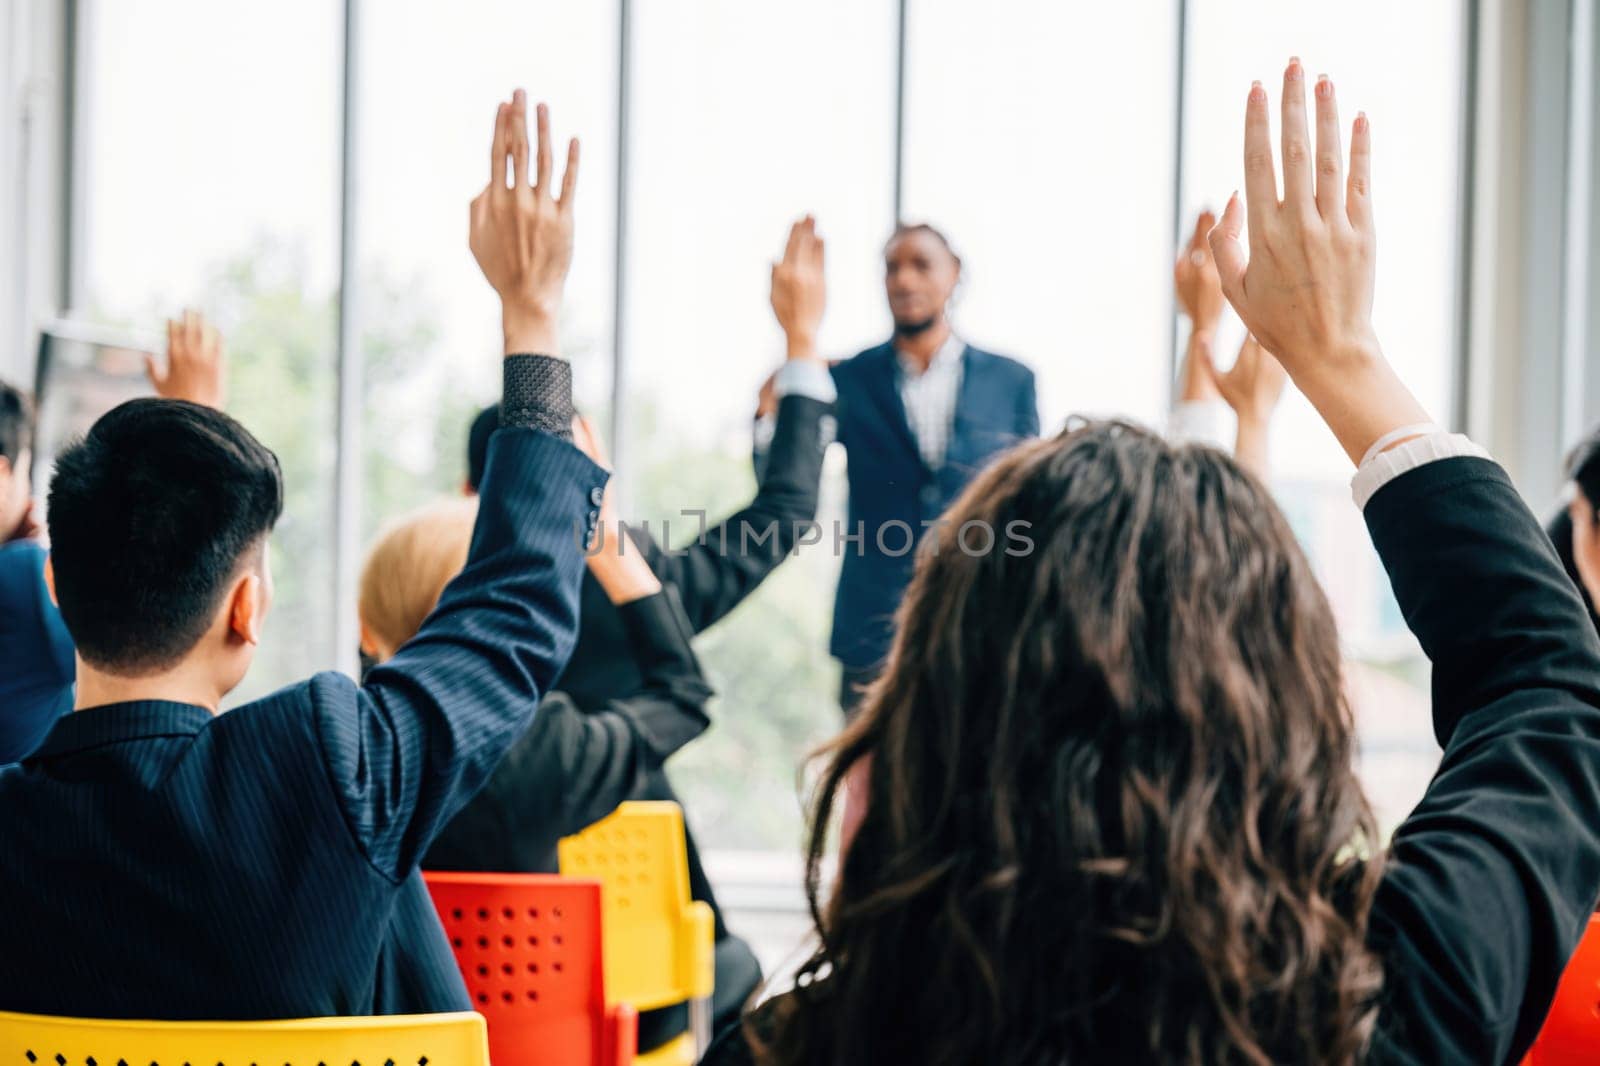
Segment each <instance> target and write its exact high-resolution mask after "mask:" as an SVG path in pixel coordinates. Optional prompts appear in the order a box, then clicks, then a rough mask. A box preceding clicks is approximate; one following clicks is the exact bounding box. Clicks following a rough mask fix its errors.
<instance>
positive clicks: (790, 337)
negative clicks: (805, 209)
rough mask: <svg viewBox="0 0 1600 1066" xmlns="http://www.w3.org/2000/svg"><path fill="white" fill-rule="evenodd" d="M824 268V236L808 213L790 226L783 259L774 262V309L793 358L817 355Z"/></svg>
mask: <svg viewBox="0 0 1600 1066" xmlns="http://www.w3.org/2000/svg"><path fill="white" fill-rule="evenodd" d="M827 302H828V295H827V287H826V285H825V284H824V280H823V271H822V238H821V237H818V236H817V222H816V219H814V218H812V217H811V216H810V215H807V216H806V217H805V218H802V219H801V220H800V221H798V222H796V223H795V224H794V225H793V226H790V227H789V243H788V245H787V246H786V247H785V248H784V250H783V259H782V261H781V262H777V263H774V264H773V265H772V312H773V314H775V315H777V316H778V325H779V326H781V327H783V335H784V337H785V338H786V339H787V341H788V348H789V358H790V359H816V358H818V356H817V331H818V330H820V329H821V328H822V312H823V309H824V308H825V307H826V306H827Z"/></svg>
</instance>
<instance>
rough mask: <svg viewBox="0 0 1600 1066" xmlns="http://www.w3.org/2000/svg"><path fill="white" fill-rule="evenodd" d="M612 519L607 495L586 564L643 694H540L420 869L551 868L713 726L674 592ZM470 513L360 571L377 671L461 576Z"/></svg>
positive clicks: (399, 531) (411, 523)
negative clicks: (611, 611) (571, 841)
mask: <svg viewBox="0 0 1600 1066" xmlns="http://www.w3.org/2000/svg"><path fill="white" fill-rule="evenodd" d="M588 432H589V431H588V429H587V427H586V426H585V425H584V424H583V423H582V422H581V421H580V422H578V423H576V424H575V425H574V436H575V439H576V440H577V441H579V442H580V447H582V446H583V445H582V442H583V441H585V439H586V438H587V435H588ZM588 439H591V440H592V438H588ZM591 447H592V445H591ZM585 450H586V451H588V449H587V448H586V449H585ZM590 454H591V457H593V456H594V454H595V453H594V452H590ZM610 510H611V504H610V494H609V493H608V494H607V502H606V503H605V504H603V505H602V507H601V520H600V534H599V539H600V541H601V542H602V543H600V545H599V546H598V549H597V550H591V553H590V554H589V556H588V559H587V562H588V568H589V573H590V574H591V575H593V577H594V579H595V580H596V582H598V583H599V585H600V587H601V588H602V589H604V590H605V592H606V594H607V596H608V597H610V602H611V603H612V604H613V605H614V606H615V607H616V611H617V615H618V616H619V617H620V618H621V619H622V623H623V626H624V627H625V629H626V630H627V632H628V636H629V647H630V649H631V650H632V653H633V657H634V659H635V660H636V661H637V662H639V663H640V664H641V666H642V668H643V670H644V680H643V683H642V685H641V686H640V688H639V690H638V692H636V693H634V694H633V695H631V696H626V697H619V698H617V699H615V700H611V701H610V702H609V703H607V704H606V705H605V706H603V707H600V708H596V709H593V710H589V711H584V710H580V709H579V708H578V707H577V706H576V705H575V704H574V703H573V702H572V700H571V698H570V697H568V696H567V695H566V693H564V692H561V691H559V690H558V691H553V692H550V693H548V694H546V696H545V698H544V700H543V701H542V703H541V704H540V707H539V712H538V714H536V715H535V716H534V720H533V724H532V725H531V726H529V728H528V729H527V731H526V732H524V733H523V734H522V736H521V737H520V738H519V739H518V740H517V742H516V743H515V744H513V745H512V747H511V750H510V751H509V752H508V753H507V754H506V756H505V758H504V759H503V760H501V762H500V765H499V766H497V767H496V768H495V771H494V773H493V774H492V775H491V776H490V778H489V782H488V784H486V785H485V786H484V787H483V790H482V791H481V792H479V793H478V794H477V795H476V796H474V797H473V798H472V799H471V800H470V801H469V802H468V803H467V805H466V806H465V807H463V808H462V809H461V811H460V812H459V813H457V814H456V816H455V817H454V818H452V819H451V820H450V822H449V823H448V824H447V825H446V826H445V827H444V829H443V830H442V831H441V832H440V833H439V836H438V838H437V839H436V840H435V841H434V842H433V844H432V846H431V847H429V849H428V851H427V854H426V855H425V856H424V857H423V860H422V865H423V868H424V869H427V870H464V871H469V872H471V871H482V870H495V871H522V872H536V873H555V872H557V864H556V843H557V841H559V840H560V839H561V838H562V837H565V836H571V835H572V834H573V833H576V832H579V831H580V830H582V829H584V828H586V827H588V826H590V825H592V824H594V823H595V822H597V821H599V820H600V819H602V818H604V817H605V816H606V815H608V814H610V813H611V812H612V811H614V810H616V808H617V805H618V804H620V803H621V802H622V801H623V800H626V799H627V798H628V797H629V796H630V795H632V794H633V792H634V791H635V790H637V789H638V787H639V786H640V783H641V781H642V780H643V778H644V776H645V775H646V774H648V773H650V772H652V771H654V770H656V769H658V768H659V767H660V766H661V763H662V761H663V760H665V759H666V757H667V756H669V755H671V754H672V753H673V752H674V751H677V750H678V748H680V747H682V746H683V745H684V744H686V743H688V742H689V741H691V740H693V739H694V738H695V737H697V736H699V735H700V733H702V732H703V731H704V730H705V728H706V726H707V725H709V724H710V720H709V719H708V718H707V717H706V713H705V704H706V700H707V699H709V698H710V696H711V689H710V687H709V686H708V685H707V684H706V683H705V679H704V677H703V676H702V675H701V673H700V664H699V662H698V660H696V658H695V655H694V651H693V650H692V649H691V648H690V647H689V638H690V636H691V631H690V629H689V623H688V620H687V619H685V618H684V616H683V608H682V606H681V605H680V604H679V603H678V597H677V593H676V592H675V591H674V590H673V589H672V587H671V586H666V587H663V586H662V584H661V582H660V581H658V580H657V579H656V576H655V574H653V573H651V571H650V567H649V565H648V564H646V563H645V561H644V557H643V556H642V555H640V554H639V552H638V551H636V550H628V551H626V552H621V553H619V552H618V551H617V550H616V547H615V545H616V543H617V540H616V538H617V536H618V533H617V529H616V524H615V519H614V518H613V517H612V516H611V513H610ZM476 513H477V501H475V500H447V501H442V502H440V503H436V504H433V505H431V506H428V507H425V508H423V509H422V510H420V511H418V512H417V513H415V514H413V515H411V516H409V517H407V518H405V519H404V520H402V521H400V522H398V523H396V524H395V525H394V526H392V527H391V528H390V529H389V530H387V531H386V532H384V533H383V534H382V535H381V536H380V537H379V538H378V541H377V543H376V545H374V547H373V549H372V552H371V554H370V555H369V556H368V557H367V564H366V567H365V568H364V569H363V571H362V575H361V634H362V644H363V648H364V650H365V651H366V652H367V654H368V655H370V656H371V657H372V659H373V660H374V662H375V663H384V662H387V661H389V660H390V659H391V658H393V657H394V655H395V653H396V652H397V651H399V649H400V648H401V647H403V646H404V645H405V643H406V642H407V641H409V640H410V639H411V638H412V637H414V636H415V635H416V633H417V631H418V628H419V627H420V626H421V624H422V621H423V620H424V619H425V618H427V617H428V615H430V614H432V613H433V610H434V608H435V607H436V606H437V603H438V600H439V596H440V594H441V593H442V592H443V591H444V589H445V588H446V587H447V586H448V585H449V583H450V582H451V581H454V580H455V578H456V576H457V575H458V574H459V573H460V571H461V567H462V566H463V565H465V563H466V560H467V549H468V546H469V543H470V541H471V538H472V526H473V521H474V518H475V516H476Z"/></svg>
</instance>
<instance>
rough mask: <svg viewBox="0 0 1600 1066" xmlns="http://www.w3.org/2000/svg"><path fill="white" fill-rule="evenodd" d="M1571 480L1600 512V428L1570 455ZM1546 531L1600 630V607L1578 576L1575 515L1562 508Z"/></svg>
mask: <svg viewBox="0 0 1600 1066" xmlns="http://www.w3.org/2000/svg"><path fill="white" fill-rule="evenodd" d="M1567 477H1568V478H1569V479H1570V480H1572V481H1573V482H1575V483H1576V484H1577V486H1578V489H1579V491H1580V492H1582V493H1583V497H1584V500H1585V501H1587V503H1588V505H1589V508H1590V509H1591V510H1600V428H1596V429H1595V430H1594V431H1593V432H1592V433H1590V434H1589V435H1588V436H1587V437H1585V438H1584V439H1583V440H1581V441H1579V442H1578V445H1577V447H1575V448H1573V449H1572V451H1571V452H1569V453H1568V454H1567ZM1544 530H1545V533H1546V534H1547V535H1548V536H1549V537H1550V542H1551V543H1552V544H1554V545H1555V548H1556V556H1557V557H1558V558H1560V560H1561V566H1562V568H1563V569H1565V570H1566V572H1567V576H1568V577H1570V578H1571V579H1572V583H1573V584H1574V585H1576V586H1577V588H1578V595H1579V596H1581V597H1583V605H1584V606H1585V607H1587V608H1589V618H1590V620H1591V621H1593V622H1594V624H1595V628H1597V629H1600V607H1597V605H1596V604H1595V602H1594V600H1593V599H1592V598H1591V597H1590V596H1589V590H1588V589H1587V588H1585V587H1584V583H1583V577H1582V576H1581V575H1580V574H1579V573H1578V562H1577V559H1576V558H1575V557H1574V556H1573V554H1572V516H1571V515H1570V514H1568V513H1567V509H1566V508H1565V507H1561V508H1558V509H1557V510H1556V513H1555V514H1554V515H1553V516H1551V518H1550V521H1549V522H1547V523H1545V527H1544Z"/></svg>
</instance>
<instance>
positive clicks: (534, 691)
mask: <svg viewBox="0 0 1600 1066" xmlns="http://www.w3.org/2000/svg"><path fill="white" fill-rule="evenodd" d="M538 114H539V123H538V130H539V140H538V155H537V179H536V181H535V182H534V183H533V184H530V176H529V173H528V137H527V119H526V103H525V98H524V96H523V94H522V93H521V92H520V91H518V93H517V94H516V95H515V97H514V98H513V100H512V101H511V102H510V103H507V104H502V105H500V109H499V113H498V115H497V117H496V123H495V136H494V147H493V153H492V156H491V170H490V180H489V184H488V186H487V187H486V188H485V189H484V191H483V192H482V194H480V195H479V196H478V197H477V199H475V200H474V201H473V203H472V211H471V230H470V233H471V247H472V252H473V255H474V256H475V257H476V259H477V261H478V263H479V265H480V266H481V267H482V269H483V272H484V275H485V276H486V277H487V278H488V280H489V282H490V284H491V285H492V286H493V287H494V289H495V290H496V292H498V293H499V295H500V298H501V306H502V320H503V325H504V332H505V351H506V356H507V358H506V360H505V364H504V376H505V387H504V396H503V400H502V404H501V421H500V426H501V428H500V429H499V430H498V431H497V432H496V433H495V435H494V437H493V439H492V440H491V443H490V447H489V458H488V464H487V468H486V471H485V474H484V478H483V483H482V486H481V491H480V503H479V510H478V518H477V524H476V526H475V527H474V529H473V534H472V544H471V548H470V550H469V553H468V556H467V563H466V566H465V568H464V569H463V570H462V572H461V574H460V575H459V576H458V577H457V578H456V579H455V580H454V581H452V582H451V583H450V585H449V586H448V587H446V589H445V591H444V594H443V595H442V596H441V597H440V600H439V604H438V607H437V608H436V609H435V610H434V612H433V613H432V614H431V615H430V616H429V617H428V620H427V622H426V623H425V624H424V625H423V626H422V629H421V631H420V632H419V633H418V634H417V636H416V637H415V638H413V639H412V640H411V641H409V642H408V643H407V644H406V645H405V646H404V647H402V648H401V649H400V651H399V652H398V653H397V654H396V655H395V656H394V657H393V658H392V659H390V660H389V661H388V662H386V663H385V664H383V665H382V666H379V667H377V668H375V669H373V670H372V671H371V673H370V674H369V675H368V677H367V682H366V684H365V685H364V686H363V687H362V688H361V690H360V691H359V693H358V698H357V702H356V713H355V714H354V715H351V714H350V713H349V710H348V703H341V702H340V701H338V700H325V701H323V706H324V707H326V708H327V711H326V712H325V713H323V714H322V715H321V716H320V721H319V728H320V730H321V733H322V742H323V749H324V751H325V752H326V757H327V759H328V761H329V762H330V764H331V767H330V769H331V772H332V776H333V780H334V782H335V787H336V789H337V790H338V793H339V797H340V800H341V802H342V803H343V805H344V807H345V812H346V816H347V818H348V819H349V822H350V825H351V828H352V831H353V833H354V835H355V837H356V839H357V841H358V843H359V844H360V845H361V846H362V847H363V848H364V850H365V851H366V854H367V856H368V858H369V860H370V861H371V862H372V863H373V865H374V866H375V867H377V868H378V869H379V870H381V871H382V872H384V873H385V874H387V875H389V876H392V877H403V876H405V874H406V873H407V872H408V871H409V870H410V869H411V868H412V867H413V866H414V865H415V864H416V862H417V860H418V859H419V858H420V856H421V855H422V853H423V852H424V850H425V849H426V848H427V845H428V843H429V842H430V841H431V840H432V839H433V837H434V836H435V834H436V833H437V832H438V830H439V829H440V827H442V826H443V825H444V823H445V821H446V820H447V819H448V818H449V817H450V815H451V814H452V813H454V812H455V811H456V810H457V809H458V808H459V807H460V806H461V805H462V804H464V803H465V802H466V801H467V799H468V798H470V797H471V796H472V795H473V793H475V792H476V791H477V790H478V788H479V787H480V786H481V785H482V784H483V782H484V781H485V780H486V779H487V777H488V775H489V772H490V770H491V769H492V768H493V767H494V765H495V764H496V763H497V762H498V761H499V760H500V758H501V756H502V755H504V754H505V752H506V750H507V749H508V748H509V747H510V746H511V743H512V741H513V740H514V739H515V738H516V737H517V736H518V735H519V734H521V732H522V731H523V729H524V728H525V727H526V726H527V724H528V721H529V718H530V716H531V715H532V714H533V712H534V708H535V707H536V706H537V705H538V702H539V699H540V698H541V697H542V696H543V695H544V693H545V692H546V691H547V689H548V687H549V685H550V683H551V681H552V679H553V678H554V677H555V676H556V674H557V672H558V671H559V670H560V669H561V667H562V665H563V664H564V663H565V661H566V658H567V656H568V654H569V653H570V652H571V649H572V645H573V642H574V640H575V638H576V631H577V601H578V582H579V578H580V576H581V574H582V570H583V546H582V540H583V537H584V534H585V532H586V530H587V529H590V528H592V527H593V524H594V522H595V520H596V519H597V518H598V515H597V514H595V504H596V503H598V501H599V500H600V498H601V495H602V492H603V489H604V485H605V481H606V475H605V472H604V471H603V470H602V469H600V468H599V467H598V466H597V465H596V464H595V463H594V462H593V461H591V460H590V459H589V458H588V457H586V456H585V455H583V454H582V453H581V452H580V451H578V450H577V449H576V448H574V447H573V446H572V444H571V443H570V439H571V435H572V429H571V419H572V383H571V371H570V368H569V367H568V366H567V364H566V363H565V362H564V361H562V360H561V359H560V358H559V357H558V356H557V354H556V351H557V349H556V317H557V314H558V313H559V310H560V304H561V291H562V285H563V282H564V279H565V277H566V272H567V264H568V263H569V262H570V261H571V255H572V190H573V184H574V182H575V180H576V176H577V173H576V164H577V143H576V142H573V144H572V146H571V149H570V150H569V153H568V162H567V169H566V176H565V182H564V187H563V190H562V193H561V195H560V197H559V198H558V197H557V196H556V195H555V192H554V189H553V187H552V168H551V164H550V147H549V146H550V135H549V119H548V116H547V114H546V111H545V109H544V107H543V106H542V105H541V106H540V108H539V112H538ZM508 164H509V166H508ZM508 171H509V173H508ZM508 177H509V178H510V179H511V183H510V185H509V186H508V184H507V179H508ZM591 501H593V502H591Z"/></svg>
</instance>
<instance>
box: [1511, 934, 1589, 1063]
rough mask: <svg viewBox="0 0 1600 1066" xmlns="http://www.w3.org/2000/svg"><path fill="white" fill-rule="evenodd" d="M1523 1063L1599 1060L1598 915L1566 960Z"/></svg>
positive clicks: (1587, 1061)
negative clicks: (1541, 1025) (1537, 1032)
mask: <svg viewBox="0 0 1600 1066" xmlns="http://www.w3.org/2000/svg"><path fill="white" fill-rule="evenodd" d="M1522 1061H1523V1066H1578V1064H1579V1063H1582V1064H1583V1066H1592V1064H1593V1063H1597V1062H1600V915H1595V916H1593V917H1591V918H1590V919H1589V928H1588V929H1587V930H1586V931H1585V932H1584V934H1583V939H1582V940H1580V941H1579V942H1578V950H1577V951H1576V952H1574V953H1573V955H1572V959H1571V961H1569V962H1568V963H1567V969H1566V972H1564V973H1563V974H1562V975H1561V983H1560V984H1559V985H1557V986H1556V998H1555V1001H1554V1002H1552V1003H1551V1004H1550V1013H1549V1014H1548V1015H1546V1016H1545V1020H1544V1028H1543V1029H1540V1030H1539V1036H1538V1038H1537V1039H1535V1040H1534V1042H1533V1049H1532V1050H1530V1051H1529V1052H1528V1057H1527V1058H1525V1059H1523V1060H1522Z"/></svg>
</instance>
